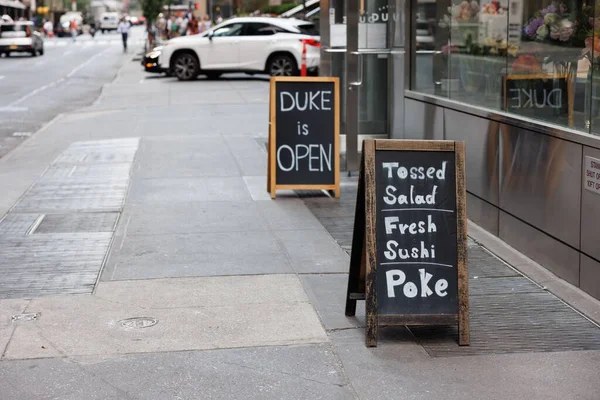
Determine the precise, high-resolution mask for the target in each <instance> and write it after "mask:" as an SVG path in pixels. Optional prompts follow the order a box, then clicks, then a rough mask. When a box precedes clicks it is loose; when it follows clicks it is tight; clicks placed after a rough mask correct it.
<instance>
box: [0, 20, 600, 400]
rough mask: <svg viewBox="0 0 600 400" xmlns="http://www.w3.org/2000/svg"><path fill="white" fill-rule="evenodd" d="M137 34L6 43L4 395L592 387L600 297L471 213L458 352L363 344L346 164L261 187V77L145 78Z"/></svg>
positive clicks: (559, 390) (431, 392) (425, 335)
mask: <svg viewBox="0 0 600 400" xmlns="http://www.w3.org/2000/svg"><path fill="white" fill-rule="evenodd" d="M142 32H143V31H142V30H141V29H137V28H136V29H135V30H134V34H133V37H132V38H131V42H130V43H131V51H130V52H129V53H127V54H123V51H122V48H121V43H120V40H119V37H118V36H117V35H105V36H103V35H98V36H96V38H95V39H93V40H92V39H91V38H89V37H82V38H80V39H78V41H77V42H76V43H72V42H71V41H70V40H68V39H56V40H52V41H47V43H46V54H45V55H44V56H42V57H38V58H31V57H17V56H15V57H14V58H13V57H11V58H9V59H5V58H2V59H0V74H1V75H2V76H3V78H2V80H0V85H1V86H2V87H3V88H5V90H3V91H2V93H1V94H0V96H2V97H0V101H1V108H0V112H1V115H0V118H1V119H2V120H1V124H0V127H1V128H0V129H2V134H3V135H4V136H3V138H4V139H3V141H2V142H1V143H2V145H3V149H7V150H5V151H4V153H3V154H4V156H3V157H1V158H0V188H1V193H2V196H0V400H39V399H73V400H82V399H85V400H88V399H119V400H121V399H151V400H154V399H161V400H162V399H186V400H188V399H189V400H195V399H227V400H230V399H257V400H265V399H273V400H279V399H286V400H287V399H306V400H314V399H336V400H338V399H339V400H346V399H364V400H375V399H382V400H388V399H401V400H412V399H414V400H417V399H425V400H471V399H473V400H487V399H490V400H495V399H499V400H503V399H528V400H537V399H539V400H542V399H543V400H548V399H556V400H571V399H582V400H595V399H597V398H598V390H599V387H600V386H599V383H598V382H600V369H599V368H598V365H600V328H599V324H600V302H599V301H598V300H595V299H593V298H592V297H591V296H589V295H587V294H585V293H584V292H582V291H581V290H579V289H578V288H576V287H574V286H572V285H569V284H568V283H566V282H565V281H564V280H562V279H560V278H558V277H557V276H556V275H554V274H552V273H551V272H549V271H548V270H547V269H545V268H544V267H543V266H540V265H539V264H537V263H535V262H533V261H532V260H531V259H529V258H527V257H525V256H524V255H522V254H521V253H519V252H518V251H516V250H515V249H514V248H512V247H510V246H508V245H507V244H506V243H504V242H503V241H502V240H500V239H499V238H497V237H495V236H493V235H491V234H489V233H487V232H486V231H484V230H483V229H482V228H481V227H479V226H477V225H476V224H474V223H472V222H469V223H468V235H469V238H468V239H466V240H465V242H466V249H465V253H467V255H466V257H468V268H469V270H468V274H465V276H464V277H463V278H464V279H465V281H467V282H468V286H469V292H468V296H469V297H468V298H469V302H470V309H469V313H470V335H471V343H470V346H459V345H458V343H457V336H458V333H457V332H458V329H457V327H456V326H455V325H451V326H441V327H440V326H434V327H423V326H417V327H415V326H411V327H405V326H386V325H385V324H382V326H381V327H380V328H379V342H378V346H377V347H366V346H365V326H366V320H367V318H366V316H365V302H363V301H359V302H358V307H357V309H356V315H355V316H351V317H349V316H346V315H345V313H344V305H345V301H346V296H347V287H348V286H347V285H348V271H349V265H350V256H349V254H350V253H351V251H352V233H353V229H354V216H355V214H354V213H355V210H356V201H357V186H358V179H357V176H356V174H354V176H347V174H342V178H341V184H340V187H341V189H340V190H341V197H340V199H334V198H332V197H330V196H327V195H326V194H325V193H323V192H322V191H313V192H310V194H307V192H305V191H291V190H281V191H279V192H278V193H277V199H272V198H271V196H270V194H269V193H268V192H267V190H266V189H267V176H266V175H267V147H266V146H267V138H268V132H269V115H270V114H269V104H270V103H269V94H270V86H269V81H268V79H266V77H265V76H248V75H245V74H235V75H233V74H232V75H225V76H223V77H222V78H221V79H218V80H208V79H206V78H204V77H199V78H198V79H196V80H193V81H189V82H180V81H178V80H177V79H176V78H169V77H165V76H161V75H156V74H148V73H145V72H143V69H142V66H141V65H140V62H139V61H136V60H135V58H136V56H137V55H138V52H139V50H140V49H141V44H142V42H141V41H140V39H141V35H142ZM50 43H52V44H50ZM303 83H304V82H303ZM365 85H368V82H365ZM321 104H322V103H321ZM408 118H411V116H408ZM310 122H311V124H312V123H313V121H310ZM295 123H296V122H294V126H295ZM11 124H12V125H11ZM315 131H316V129H315ZM19 132H25V133H28V134H27V135H22V134H17V135H15V134H16V133H19ZM388 143H389V142H388ZM431 153H436V151H432V152H431ZM452 157H454V156H452ZM428 173H429V172H428ZM468 173H470V172H469V171H467V174H468ZM434 197H435V196H434ZM359 200H361V199H360V198H359ZM440 227H441V225H440ZM403 229H409V228H408V225H406V226H405V227H404V228H403ZM410 229H412V228H410ZM455 232H456V231H455ZM455 237H456V234H455ZM455 244H456V240H455ZM438 248H443V247H442V246H439V247H438ZM445 267H446V266H445ZM445 267H444V268H445ZM431 284H432V283H430V285H431ZM425 285H427V283H425ZM431 286H432V288H433V285H431ZM436 287H437V285H436ZM436 290H437V289H436ZM398 293H399V291H398ZM404 293H406V290H405V292H404Z"/></svg>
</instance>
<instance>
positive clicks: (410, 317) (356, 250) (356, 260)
mask: <svg viewBox="0 0 600 400" xmlns="http://www.w3.org/2000/svg"><path fill="white" fill-rule="evenodd" d="M386 151H402V152H448V153H454V156H452V155H447V156H446V158H447V159H450V160H452V161H453V162H454V182H455V184H454V185H455V190H453V191H452V192H454V194H455V196H456V203H455V204H456V214H455V216H456V243H448V244H449V246H451V247H454V246H456V267H455V268H453V269H452V273H453V274H456V283H457V287H456V289H455V290H456V300H454V302H455V303H454V304H453V305H452V307H454V308H453V309H454V310H456V311H455V312H453V313H442V314H435V313H405V314H394V313H392V314H389V313H386V314H380V313H379V310H378V304H377V302H378V300H377V299H378V296H377V287H378V283H377V282H376V277H377V268H378V265H382V264H381V263H380V262H379V261H378V260H377V257H378V250H377V240H378V238H377V229H378V228H377V227H378V220H377V218H378V215H377V212H378V209H377V199H376V184H377V182H376V164H375V155H376V152H377V153H379V152H386ZM398 161H402V160H398ZM382 165H383V164H382ZM464 177H465V145H464V142H454V141H445V140H441V141H430V140H388V139H386V140H373V139H369V140H365V141H364V142H363V152H362V158H361V167H360V173H359V182H358V193H357V202H356V211H355V220H354V233H353V238H352V252H351V257H350V271H349V277H348V291H347V295H346V311H345V314H346V316H354V315H355V314H356V301H357V300H365V301H366V303H365V308H366V325H367V326H366V345H367V346H369V347H373V346H377V333H378V327H379V326H389V325H406V326H411V325H412V326H414V325H453V324H455V323H458V342H459V345H461V346H463V345H467V346H468V345H470V331H469V281H468V279H469V274H468V266H467V217H466V186H465V178H464ZM434 198H435V196H434ZM386 211H393V210H386ZM382 215H383V214H382ZM385 215H388V214H385ZM402 215H404V214H402ZM407 226H408V225H407ZM439 244H440V243H438V245H439ZM439 247H440V248H441V247H442V246H439ZM438 250H439V249H438ZM386 264H394V263H386ZM397 264H410V262H408V263H397ZM416 264H422V263H416ZM424 264H426V263H424ZM447 266H448V267H449V266H450V265H447ZM410 267H412V266H409V268H410ZM448 270H449V269H447V270H446V271H448ZM421 274H422V275H429V274H427V273H421ZM421 284H423V282H421ZM425 284H426V285H427V282H426V283H425ZM446 286H447V287H448V285H446ZM414 287H415V290H417V289H416V286H414ZM421 287H422V286H421ZM436 287H437V285H436ZM422 288H423V287H422ZM388 290H389V286H388ZM436 290H437V289H436ZM449 291H450V290H448V292H449ZM405 293H406V292H405ZM388 296H389V292H388ZM398 297H399V296H398ZM456 303H457V304H456ZM434 311H435V310H434Z"/></svg>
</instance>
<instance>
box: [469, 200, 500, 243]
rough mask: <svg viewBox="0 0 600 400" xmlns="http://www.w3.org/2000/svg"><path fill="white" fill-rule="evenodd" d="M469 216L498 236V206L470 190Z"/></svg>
mask: <svg viewBox="0 0 600 400" xmlns="http://www.w3.org/2000/svg"><path fill="white" fill-rule="evenodd" d="M467 218H469V219H470V220H471V221H473V222H475V223H476V224H477V225H479V226H481V227H482V228H483V229H485V230H486V231H488V232H490V233H491V234H493V235H496V236H498V218H499V210H498V208H497V207H496V206H494V205H492V204H490V203H488V202H486V201H484V200H482V199H480V198H479V197H477V196H474V195H472V194H471V193H468V192H467Z"/></svg>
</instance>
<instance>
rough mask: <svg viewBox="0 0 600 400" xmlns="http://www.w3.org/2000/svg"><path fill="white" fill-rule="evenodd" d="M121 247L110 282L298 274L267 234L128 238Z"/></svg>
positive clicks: (114, 258)
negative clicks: (212, 276) (186, 277)
mask: <svg viewBox="0 0 600 400" xmlns="http://www.w3.org/2000/svg"><path fill="white" fill-rule="evenodd" d="M116 243H117V241H116ZM115 247H117V248H118V247H120V249H118V250H116V249H115V250H113V252H112V253H113V254H111V259H110V261H109V262H108V265H107V267H106V268H105V271H104V273H103V278H102V279H104V280H120V279H148V278H166V277H180V276H211V275H250V274H292V273H294V270H293V269H292V267H291V265H290V263H289V262H288V260H287V258H286V256H285V254H284V252H283V250H282V249H281V246H280V245H279V243H278V241H277V239H276V238H275V237H274V236H273V234H272V233H270V232H267V231H247V232H223V233H204V234H188V235H144V236H127V237H126V238H125V239H124V242H123V243H122V244H120V243H119V244H115Z"/></svg>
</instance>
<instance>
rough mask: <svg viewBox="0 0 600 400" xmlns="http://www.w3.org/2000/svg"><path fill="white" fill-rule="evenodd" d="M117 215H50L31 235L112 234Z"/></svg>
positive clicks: (113, 213) (114, 213)
mask: <svg viewBox="0 0 600 400" xmlns="http://www.w3.org/2000/svg"><path fill="white" fill-rule="evenodd" d="M118 218H119V213H116V212H112V213H81V214H50V215H46V216H44V218H43V219H42V222H41V223H40V224H39V225H38V227H37V228H36V229H35V231H34V232H33V233H36V234H43V233H67V232H112V231H114V230H115V225H116V224H117V219H118Z"/></svg>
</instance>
